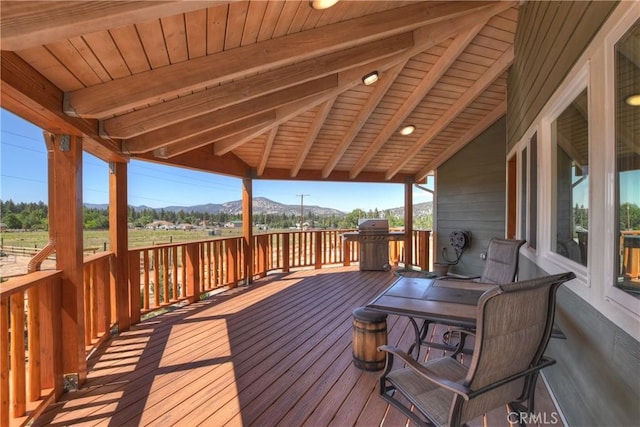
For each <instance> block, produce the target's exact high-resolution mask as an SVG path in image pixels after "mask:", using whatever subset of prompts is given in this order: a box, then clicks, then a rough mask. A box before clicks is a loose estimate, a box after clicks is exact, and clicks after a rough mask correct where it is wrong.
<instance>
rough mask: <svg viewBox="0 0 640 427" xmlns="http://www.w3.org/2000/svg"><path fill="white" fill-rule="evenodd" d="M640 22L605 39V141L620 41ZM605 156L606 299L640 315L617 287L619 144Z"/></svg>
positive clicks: (628, 19)
mask: <svg viewBox="0 0 640 427" xmlns="http://www.w3.org/2000/svg"><path fill="white" fill-rule="evenodd" d="M638 22H640V19H639V18H638V16H637V15H635V16H634V14H633V13H629V14H627V15H626V16H625V17H624V19H622V20H621V22H620V23H619V24H618V25H617V26H615V28H613V30H612V31H610V32H609V33H608V34H607V36H606V37H605V40H604V75H605V79H604V96H605V103H606V104H607V105H608V108H606V109H605V116H604V128H605V129H604V132H605V138H607V140H609V141H615V140H616V108H615V105H616V87H615V81H616V60H615V48H616V44H617V43H618V42H619V41H620V39H621V38H622V37H623V36H624V35H625V34H626V33H627V31H629V30H630V29H631V27H633V25H635V24H636V23H638ZM603 151H604V152H603V153H602V155H603V157H604V159H605V173H606V175H607V176H610V177H611V180H610V182H609V183H608V185H607V186H606V187H605V198H606V200H607V209H606V210H605V214H604V220H605V226H606V236H607V237H608V239H606V241H605V251H604V256H605V257H606V259H607V260H609V261H610V262H609V263H608V264H607V266H608V267H609V268H604V269H603V272H602V274H603V277H602V280H603V281H604V283H605V286H604V296H605V298H606V299H607V300H608V301H610V302H613V303H615V304H617V305H619V306H620V307H622V308H624V309H627V310H629V311H631V312H632V313H634V314H636V315H640V300H638V299H637V298H635V297H633V296H630V295H629V294H628V293H627V292H625V291H624V290H622V289H620V288H618V287H617V286H615V284H616V280H615V278H616V277H617V274H618V272H617V269H616V268H615V267H614V265H615V260H616V252H617V251H618V247H617V245H616V244H615V239H616V237H617V236H616V235H617V227H616V221H617V220H618V216H617V211H618V210H619V206H618V204H617V198H618V195H617V186H616V182H617V177H616V175H617V167H616V161H617V159H616V144H608V146H607V147H605V149H604V150H603Z"/></svg>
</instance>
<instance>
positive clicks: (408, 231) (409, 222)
mask: <svg viewBox="0 0 640 427" xmlns="http://www.w3.org/2000/svg"><path fill="white" fill-rule="evenodd" d="M404 239H405V244H404V266H405V268H407V267H409V266H410V265H412V263H413V245H412V243H413V184H412V183H411V182H407V183H405V184H404Z"/></svg>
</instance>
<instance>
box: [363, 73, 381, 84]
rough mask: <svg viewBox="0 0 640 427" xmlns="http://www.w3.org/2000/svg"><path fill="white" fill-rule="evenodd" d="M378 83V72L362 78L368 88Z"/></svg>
mask: <svg viewBox="0 0 640 427" xmlns="http://www.w3.org/2000/svg"><path fill="white" fill-rule="evenodd" d="M377 81H378V72H377V71H372V72H370V73H369V74H365V75H364V76H363V77H362V83H364V84H365V85H366V86H369V85H372V84H374V83H375V82H377Z"/></svg>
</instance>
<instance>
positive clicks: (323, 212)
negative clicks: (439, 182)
mask: <svg viewBox="0 0 640 427" xmlns="http://www.w3.org/2000/svg"><path fill="white" fill-rule="evenodd" d="M85 207H87V208H89V209H107V208H108V207H109V205H108V204H93V203H85ZM132 208H133V209H134V210H136V211H138V212H139V211H143V210H145V209H154V210H156V211H160V210H164V211H168V212H179V211H184V212H187V213H188V212H202V213H208V214H217V213H227V214H230V215H239V214H241V213H242V200H234V201H232V202H225V203H207V204H204V205H193V206H166V207H164V208H150V207H148V206H132ZM382 211H384V210H381V212H382ZM389 211H391V213H392V214H393V215H396V216H399V217H402V216H404V207H399V208H393V209H389ZM304 212H305V214H307V213H309V212H311V213H313V215H316V216H331V215H336V216H344V215H346V213H345V212H342V211H340V210H338V209H333V208H325V207H322V206H315V205H304ZM432 212H433V203H432V202H424V203H417V204H415V205H414V206H413V214H414V216H424V215H431V214H432ZM253 214H254V215H262V214H274V215H282V214H286V215H300V205H285V204H283V203H278V202H274V201H273V200H269V199H267V198H266V197H256V198H254V199H253Z"/></svg>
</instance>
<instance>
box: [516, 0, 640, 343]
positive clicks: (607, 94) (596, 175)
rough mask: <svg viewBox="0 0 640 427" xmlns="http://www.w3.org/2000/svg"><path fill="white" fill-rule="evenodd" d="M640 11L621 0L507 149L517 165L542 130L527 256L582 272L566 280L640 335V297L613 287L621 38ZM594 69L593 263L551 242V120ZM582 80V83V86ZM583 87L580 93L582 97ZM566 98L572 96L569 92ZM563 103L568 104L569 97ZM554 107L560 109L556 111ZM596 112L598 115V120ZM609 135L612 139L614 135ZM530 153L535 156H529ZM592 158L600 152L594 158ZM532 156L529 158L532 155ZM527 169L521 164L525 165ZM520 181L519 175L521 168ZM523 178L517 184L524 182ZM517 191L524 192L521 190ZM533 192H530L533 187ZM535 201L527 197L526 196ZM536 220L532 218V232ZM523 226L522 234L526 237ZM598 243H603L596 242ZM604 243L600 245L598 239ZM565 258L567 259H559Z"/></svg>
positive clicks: (639, 5)
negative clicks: (533, 244)
mask: <svg viewBox="0 0 640 427" xmlns="http://www.w3.org/2000/svg"><path fill="white" fill-rule="evenodd" d="M638 17H640V2H638V1H634V2H620V3H619V4H618V6H617V7H616V9H615V10H614V11H613V12H612V13H611V15H610V16H609V19H608V20H607V21H606V22H605V23H604V25H603V26H602V28H601V29H600V31H599V32H598V34H596V36H595V37H594V38H593V39H592V41H591V43H590V44H589V46H588V47H587V49H585V51H584V52H583V54H582V55H581V57H580V58H579V59H578V61H576V64H575V65H574V67H573V68H572V70H571V71H570V72H569V73H568V75H567V76H566V78H565V80H564V81H563V82H562V84H560V86H559V87H558V89H557V90H556V91H555V93H554V94H553V95H552V96H551V98H550V99H549V100H548V102H547V103H546V105H545V106H544V107H543V109H542V110H541V112H540V113H539V114H538V116H537V117H536V119H535V120H534V121H533V122H532V124H531V126H530V127H529V129H527V131H526V132H525V135H524V136H523V138H522V139H521V140H520V141H518V143H516V144H515V145H514V146H513V147H512V149H511V150H510V151H509V153H508V155H507V159H508V158H510V157H511V156H513V155H517V156H518V163H517V164H518V167H519V168H521V167H522V158H521V156H522V150H523V149H524V147H527V146H529V141H530V139H531V137H532V136H533V134H534V133H536V132H537V133H538V168H539V169H538V229H537V238H538V239H537V250H536V251H534V250H533V249H530V248H529V249H523V250H522V251H521V253H522V255H524V256H525V257H527V258H528V259H530V260H531V261H532V262H533V263H534V264H536V265H538V266H540V267H541V268H542V269H544V270H545V271H547V272H548V273H549V274H554V273H560V272H563V271H566V270H571V271H574V272H575V273H576V276H577V277H576V279H575V280H572V281H570V282H568V283H567V284H566V286H567V287H568V288H569V289H570V290H571V291H573V292H574V293H576V294H577V295H578V296H580V297H581V298H583V299H584V300H585V301H586V302H587V303H589V304H590V305H591V306H593V307H594V308H595V309H596V310H598V311H599V312H600V313H602V314H603V315H604V316H605V317H606V318H607V319H609V320H610V321H612V322H613V323H614V324H616V325H617V326H619V327H620V328H621V329H623V330H624V331H625V332H627V333H628V334H630V335H631V336H632V337H633V338H634V339H636V340H638V341H640V300H638V299H637V298H634V297H630V296H629V295H628V294H627V293H626V292H624V291H622V290H620V289H618V288H616V287H615V286H614V280H613V278H614V275H615V274H616V273H615V272H614V265H613V264H614V262H613V260H614V252H615V250H616V249H615V247H614V246H615V243H614V238H613V236H614V234H615V210H616V209H618V207H617V206H615V201H616V195H615V144H611V143H610V141H615V109H614V108H613V106H614V105H615V104H614V100H615V90H614V76H615V70H614V55H613V49H614V45H615V43H616V42H617V41H618V40H619V39H620V38H621V37H622V35H624V34H625V33H626V32H627V31H628V30H629V28H631V26H632V25H633V24H634V23H635V22H636V21H637V20H638ZM585 72H586V74H587V83H588V84H587V86H588V93H589V94H588V97H589V117H590V120H589V158H590V162H589V163H590V167H589V174H590V180H589V181H590V182H589V241H590V243H591V244H590V250H589V253H588V257H589V258H588V261H589V262H588V265H589V267H588V269H587V268H585V267H584V266H582V265H581V264H577V263H574V262H573V261H571V260H568V259H566V258H564V257H562V256H560V255H558V254H555V253H553V252H551V250H550V248H551V246H550V234H549V233H550V230H551V227H550V221H551V218H552V216H551V215H552V213H551V212H552V211H551V210H550V208H551V207H552V206H553V205H552V203H551V201H552V200H553V199H552V198H551V197H552V195H551V194H550V192H551V189H552V186H551V184H552V183H551V177H552V176H553V175H552V174H551V173H550V172H551V170H550V168H551V167H552V165H551V159H552V157H551V153H550V151H551V148H550V142H551V140H550V134H549V130H550V124H551V122H552V121H553V119H552V117H554V116H557V115H558V114H559V112H561V111H562V109H563V105H564V106H566V103H567V102H571V101H573V99H574V98H575V96H573V97H568V94H571V93H573V92H572V90H571V89H572V88H574V90H577V89H575V88H576V87H580V89H581V90H583V89H584V82H583V81H582V80H581V76H582V78H584V73H585ZM580 85H582V86H580ZM579 93H580V91H578V92H576V93H575V95H576V96H577V95H578V94H579ZM565 97H566V98H565ZM563 102H564V104H563ZM554 113H555V114H554ZM594 118H597V119H594ZM607 141H608V142H607ZM528 157H530V156H528ZM592 159H599V160H598V161H596V162H593V161H592ZM527 160H529V159H527ZM519 170H521V169H519ZM518 180H519V181H520V180H521V178H520V174H518ZM522 184H523V183H521V182H519V185H518V190H521V189H522ZM518 194H520V195H521V194H522V192H521V191H520V192H519V193H518ZM527 194H529V193H527ZM527 206H528V201H527ZM525 214H526V213H525V212H521V205H520V201H518V204H517V221H518V224H520V220H521V215H525ZM528 230H529V225H528V224H527V232H528ZM520 231H521V230H520V228H519V227H518V229H517V235H518V236H519V237H520V238H524V236H520ZM595 242H597V244H596V243H595ZM596 245H597V246H598V247H597V249H595V250H594V247H595V246H596ZM558 258H561V259H558Z"/></svg>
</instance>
